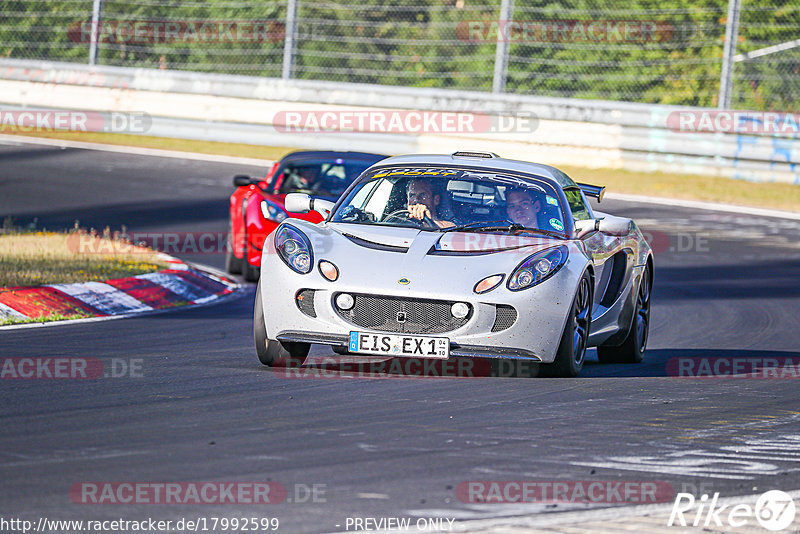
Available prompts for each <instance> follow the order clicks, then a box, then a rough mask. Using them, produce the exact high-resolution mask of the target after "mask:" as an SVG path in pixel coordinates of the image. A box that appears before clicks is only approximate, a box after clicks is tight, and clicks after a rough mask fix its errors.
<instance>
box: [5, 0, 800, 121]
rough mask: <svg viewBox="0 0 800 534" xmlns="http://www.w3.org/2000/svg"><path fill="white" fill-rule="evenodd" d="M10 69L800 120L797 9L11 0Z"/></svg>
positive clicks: (703, 2) (673, 3) (656, 3)
mask: <svg viewBox="0 0 800 534" xmlns="http://www.w3.org/2000/svg"><path fill="white" fill-rule="evenodd" d="M765 1H766V2H768V3H769V4H768V5H767V4H764V2H765ZM726 44H727V45H728V46H726ZM0 57H10V58H17V59H44V60H54V61H71V62H88V63H93V64H100V65H113V66H125V67H141V68H152V69H173V70H191V71H200V72H215V73H224V74H244V75H252V76H266V77H277V78H280V77H283V78H295V79H310V80H326V81H340V82H356V83H372V84H382V85H395V86H405V87H435V88H443V89H465V90H478V91H487V92H489V91H493V92H507V93H516V94H531V95H541V96H556V97H569V98H586V99H601V100H612V101H628V102H644V103H662V104H676V105H684V106H709V107H722V108H728V107H732V108H737V109H759V110H764V109H768V110H786V111H794V110H796V109H797V104H796V102H797V98H798V96H800V3H799V2H798V1H797V0H695V1H690V0H631V1H617V2H601V1H600V0H563V1H562V2H559V3H555V2H543V1H534V0H529V1H525V0H516V1H514V0H444V1H442V0H391V1H381V0H360V1H347V2H345V1H338V2H337V1H326V0H280V1H274V2H270V1H262V0H186V1H180V0H137V1H136V2H130V1H120V0H29V1H0Z"/></svg>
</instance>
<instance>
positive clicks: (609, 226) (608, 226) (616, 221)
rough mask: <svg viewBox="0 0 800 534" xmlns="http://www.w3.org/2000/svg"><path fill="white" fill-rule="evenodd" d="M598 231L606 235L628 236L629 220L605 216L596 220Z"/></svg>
mask: <svg viewBox="0 0 800 534" xmlns="http://www.w3.org/2000/svg"><path fill="white" fill-rule="evenodd" d="M598 230H600V231H601V232H603V233H604V234H606V235H613V236H623V235H628V233H629V232H630V230H631V220H630V219H626V218H625V217H614V216H611V215H606V216H604V217H603V218H602V219H599V220H598Z"/></svg>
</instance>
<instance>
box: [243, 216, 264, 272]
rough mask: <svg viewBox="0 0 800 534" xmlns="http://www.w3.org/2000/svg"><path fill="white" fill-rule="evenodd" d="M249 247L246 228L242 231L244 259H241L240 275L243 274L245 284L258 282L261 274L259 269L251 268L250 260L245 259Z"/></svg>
mask: <svg viewBox="0 0 800 534" xmlns="http://www.w3.org/2000/svg"><path fill="white" fill-rule="evenodd" d="M249 246H250V245H248V244H247V227H245V230H244V257H243V258H242V273H243V274H244V279H245V281H247V282H258V279H259V275H260V274H261V269H259V268H258V267H253V266H252V265H250V260H248V259H247V247H249Z"/></svg>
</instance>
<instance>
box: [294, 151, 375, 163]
mask: <svg viewBox="0 0 800 534" xmlns="http://www.w3.org/2000/svg"><path fill="white" fill-rule="evenodd" d="M387 157H388V156H385V155H383V154H372V153H370V152H350V151H336V150H299V151H297V152H292V153H290V154H286V155H285V156H283V157H282V158H281V162H282V163H283V162H288V161H293V160H298V159H308V158H319V159H328V158H330V159H335V158H342V159H366V160H374V161H380V160H382V159H385V158H387Z"/></svg>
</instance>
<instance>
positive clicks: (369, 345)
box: [348, 332, 450, 360]
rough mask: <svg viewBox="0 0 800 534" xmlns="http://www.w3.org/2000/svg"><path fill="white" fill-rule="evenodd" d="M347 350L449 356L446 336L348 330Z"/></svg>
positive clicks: (365, 352) (402, 354) (415, 356)
mask: <svg viewBox="0 0 800 534" xmlns="http://www.w3.org/2000/svg"><path fill="white" fill-rule="evenodd" d="M348 350H349V351H350V352H353V353H357V354H380V355H385V356H401V357H404V358H406V357H407V358H438V359H442V360H446V359H447V358H449V357H450V340H449V339H448V338H446V337H428V336H405V335H403V334H372V333H369V332H350V345H349V347H348Z"/></svg>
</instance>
